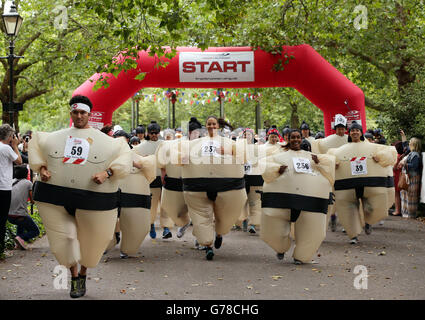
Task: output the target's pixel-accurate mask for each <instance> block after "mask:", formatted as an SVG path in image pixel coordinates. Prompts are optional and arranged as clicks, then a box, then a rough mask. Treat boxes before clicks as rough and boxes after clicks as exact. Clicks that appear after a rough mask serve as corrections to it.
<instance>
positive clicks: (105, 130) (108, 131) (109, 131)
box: [100, 124, 114, 137]
mask: <svg viewBox="0 0 425 320" xmlns="http://www.w3.org/2000/svg"><path fill="white" fill-rule="evenodd" d="M100 131H102V132H103V133H104V134H107V135H108V136H110V137H112V135H113V134H114V130H113V127H112V125H111V124H107V125H106V126H104V127H103V128H102V129H100Z"/></svg>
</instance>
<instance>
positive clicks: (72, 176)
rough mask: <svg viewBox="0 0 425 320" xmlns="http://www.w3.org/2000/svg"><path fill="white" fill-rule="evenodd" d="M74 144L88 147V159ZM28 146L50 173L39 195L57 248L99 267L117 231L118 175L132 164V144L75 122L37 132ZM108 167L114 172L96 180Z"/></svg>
mask: <svg viewBox="0 0 425 320" xmlns="http://www.w3.org/2000/svg"><path fill="white" fill-rule="evenodd" d="M72 140H73V141H74V142H72ZM70 144H74V146H75V147H76V146H81V147H82V149H81V150H82V152H83V154H84V150H85V151H87V150H88V154H87V155H86V156H85V157H86V158H85V159H86V160H85V161H81V159H80V160H78V159H76V160H75V159H74V158H72V157H69V151H67V150H65V147H67V148H69V146H70ZM76 150H78V147H76ZM81 150H80V151H81ZM28 152H29V159H30V166H31V169H32V170H34V171H35V172H39V171H40V168H41V167H42V166H45V167H47V170H49V171H50V173H51V178H50V179H49V180H48V181H47V182H41V181H37V182H36V183H35V186H34V200H35V201H36V204H37V207H38V209H39V212H40V216H41V218H42V220H43V224H44V226H45V228H46V232H47V238H48V240H49V244H50V248H51V250H52V253H53V254H54V255H55V257H56V259H57V260H58V262H59V263H60V264H61V265H64V266H66V267H68V268H69V267H71V266H74V265H76V264H77V263H80V264H81V265H83V266H85V267H87V268H94V267H95V266H96V265H97V264H98V262H99V260H100V259H101V257H102V255H103V253H104V251H105V249H106V247H107V246H108V244H109V243H110V241H111V240H112V237H113V235H114V229H115V224H116V221H117V206H118V181H119V180H120V179H121V178H124V177H125V176H127V175H128V174H129V172H130V168H131V166H132V162H131V154H130V148H129V146H128V144H127V143H126V142H125V141H124V140H123V139H113V138H111V137H109V136H108V135H106V134H104V133H103V132H101V131H100V130H96V129H93V128H87V129H77V128H75V127H71V128H68V129H64V130H60V131H56V132H52V133H43V132H37V133H35V134H33V138H32V139H31V141H30V143H29V150H28ZM77 154H78V153H77ZM79 162H80V163H79ZM78 163H79V164H78ZM108 168H111V169H112V170H113V175H112V177H110V178H109V179H107V180H106V181H105V182H104V183H102V184H100V185H99V184H96V183H95V182H94V181H93V180H92V175H93V174H96V173H99V172H101V171H104V170H107V169H108Z"/></svg>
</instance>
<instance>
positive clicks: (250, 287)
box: [246, 285, 254, 290]
mask: <svg viewBox="0 0 425 320" xmlns="http://www.w3.org/2000/svg"><path fill="white" fill-rule="evenodd" d="M246 288H247V289H249V290H251V289H252V288H254V287H253V286H252V285H251V286H247V287H246Z"/></svg>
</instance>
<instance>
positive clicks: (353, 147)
mask: <svg viewBox="0 0 425 320" xmlns="http://www.w3.org/2000/svg"><path fill="white" fill-rule="evenodd" d="M328 154H331V155H334V156H335V157H336V171H335V200H336V211H337V212H338V217H339V220H340V222H341V224H342V225H343V227H344V229H345V230H346V232H347V235H348V237H349V238H350V243H351V244H356V243H357V242H358V238H357V236H358V235H359V234H360V233H361V231H362V223H361V217H360V214H361V213H362V212H361V210H362V211H363V214H364V221H365V223H366V230H365V231H366V234H370V232H369V231H370V230H368V225H369V226H370V225H373V224H375V223H377V222H379V221H381V220H382V219H384V218H385V217H386V216H387V215H388V207H387V203H388V190H387V189H388V183H389V182H388V179H389V176H388V172H389V170H388V168H387V167H388V166H393V165H394V163H395V162H396V159H397V152H396V150H395V148H394V147H391V148H389V147H388V146H385V145H379V144H375V143H370V142H367V141H365V138H364V136H363V128H362V126H361V125H360V124H358V123H357V122H355V121H353V123H352V124H351V126H350V129H349V137H348V143H347V144H345V145H343V146H341V147H339V148H337V149H329V150H328ZM361 208H362V209H361Z"/></svg>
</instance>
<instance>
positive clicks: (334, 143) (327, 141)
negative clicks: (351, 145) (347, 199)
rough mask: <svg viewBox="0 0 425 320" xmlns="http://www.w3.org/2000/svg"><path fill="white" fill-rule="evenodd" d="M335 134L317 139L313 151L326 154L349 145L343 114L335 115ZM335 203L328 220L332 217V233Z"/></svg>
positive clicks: (334, 225) (334, 222)
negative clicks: (333, 149) (330, 150)
mask: <svg viewBox="0 0 425 320" xmlns="http://www.w3.org/2000/svg"><path fill="white" fill-rule="evenodd" d="M333 129H334V130H335V133H334V134H331V135H329V136H327V137H326V138H324V139H316V140H314V141H312V142H311V151H312V152H314V153H321V154H325V153H327V152H328V150H329V149H331V148H339V147H341V146H343V145H344V144H347V143H348V135H346V134H345V132H346V131H347V118H345V117H344V116H343V115H342V114H336V115H335V121H334V128H333ZM335 208H336V207H335V203H333V204H331V205H329V210H328V219H329V217H330V220H331V222H330V225H331V231H332V232H335V231H336V217H337V216H336V212H335Z"/></svg>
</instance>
